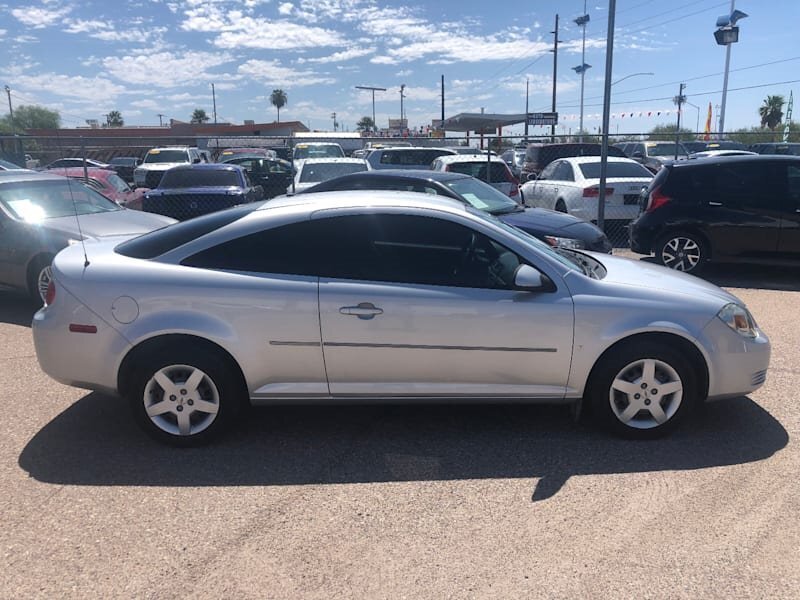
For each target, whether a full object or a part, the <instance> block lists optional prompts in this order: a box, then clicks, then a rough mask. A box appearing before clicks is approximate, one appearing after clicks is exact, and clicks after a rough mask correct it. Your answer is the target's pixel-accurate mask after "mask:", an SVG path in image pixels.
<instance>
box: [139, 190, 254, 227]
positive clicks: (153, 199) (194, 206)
mask: <svg viewBox="0 0 800 600" xmlns="http://www.w3.org/2000/svg"><path fill="white" fill-rule="evenodd" d="M244 201H245V198H244V196H243V195H241V194H236V195H228V194H167V195H164V196H160V195H156V196H145V198H144V200H143V202H142V209H143V210H144V211H145V212H151V213H157V214H159V215H164V216H167V217H172V218H173V219H178V220H179V221H185V220H186V219H191V218H192V217H198V216H200V215H206V214H208V213H212V212H216V211H218V210H222V209H224V208H230V207H231V206H235V205H237V204H241V203H243V202H244Z"/></svg>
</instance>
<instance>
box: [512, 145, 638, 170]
mask: <svg viewBox="0 0 800 600" xmlns="http://www.w3.org/2000/svg"><path fill="white" fill-rule="evenodd" d="M600 152H601V146H600V144H552V145H548V146H532V147H529V148H528V151H527V154H526V156H525V160H527V161H529V162H536V163H538V164H539V167H541V168H544V167H546V166H547V165H549V164H550V163H551V162H553V161H554V160H557V159H559V158H570V157H573V156H600ZM608 155H609V156H617V157H620V158H624V157H625V153H624V152H623V151H622V150H621V149H619V148H617V147H616V146H609V147H608Z"/></svg>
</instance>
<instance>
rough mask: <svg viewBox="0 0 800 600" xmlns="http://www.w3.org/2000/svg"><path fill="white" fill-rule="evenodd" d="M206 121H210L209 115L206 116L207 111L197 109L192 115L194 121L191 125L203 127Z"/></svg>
mask: <svg viewBox="0 0 800 600" xmlns="http://www.w3.org/2000/svg"><path fill="white" fill-rule="evenodd" d="M206 121H208V115H207V114H206V111H205V110H203V109H202V108H195V109H194V112H193V113H192V120H191V121H190V123H194V124H196V125H202V124H203V123H205V122H206Z"/></svg>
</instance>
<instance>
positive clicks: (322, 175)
mask: <svg viewBox="0 0 800 600" xmlns="http://www.w3.org/2000/svg"><path fill="white" fill-rule="evenodd" d="M366 170H367V165H366V164H365V163H345V162H342V163H313V164H308V163H306V164H304V165H303V169H302V171H300V183H319V182H320V181H327V180H328V179H333V178H334V177H341V176H342V175H350V174H351V173H359V172H361V171H366Z"/></svg>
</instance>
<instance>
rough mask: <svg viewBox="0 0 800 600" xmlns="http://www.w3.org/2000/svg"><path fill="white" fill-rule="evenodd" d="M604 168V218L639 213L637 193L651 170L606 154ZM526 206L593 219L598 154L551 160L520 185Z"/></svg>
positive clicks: (631, 216) (626, 218)
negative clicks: (535, 177) (607, 157)
mask: <svg viewBox="0 0 800 600" xmlns="http://www.w3.org/2000/svg"><path fill="white" fill-rule="evenodd" d="M607 165H608V166H607V172H606V202H605V218H606V220H609V221H612V220H621V221H630V220H632V219H634V218H636V217H637V216H638V214H639V196H640V195H641V193H642V188H645V187H647V185H648V184H649V183H650V181H651V180H652V179H653V174H652V173H651V172H650V171H648V170H647V169H645V168H644V167H643V166H642V165H640V164H639V163H637V162H636V161H633V160H631V159H629V158H616V157H615V158H611V157H609V159H608V163H607ZM521 193H522V199H523V201H524V203H525V205H526V206H538V207H541V208H550V209H553V210H557V211H559V212H565V213H568V214H570V215H574V216H576V217H578V218H580V219H584V220H586V221H595V220H596V219H597V199H598V197H599V195H600V158H599V157H597V156H587V157H582V158H562V159H560V160H556V161H553V162H551V163H550V164H549V165H547V167H546V168H545V169H544V171H542V172H541V173H540V174H539V178H538V179H536V180H534V181H528V182H527V183H524V184H523V185H522V188H521Z"/></svg>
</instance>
